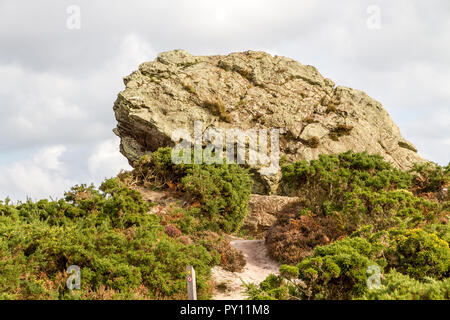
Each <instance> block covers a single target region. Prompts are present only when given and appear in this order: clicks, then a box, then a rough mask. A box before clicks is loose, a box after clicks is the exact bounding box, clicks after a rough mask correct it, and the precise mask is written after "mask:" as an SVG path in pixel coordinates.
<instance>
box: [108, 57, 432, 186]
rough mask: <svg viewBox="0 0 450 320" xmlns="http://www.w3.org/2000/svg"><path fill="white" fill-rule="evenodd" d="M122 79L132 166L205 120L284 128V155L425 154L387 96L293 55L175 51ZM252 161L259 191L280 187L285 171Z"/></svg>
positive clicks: (121, 113) (124, 142) (119, 109)
mask: <svg viewBox="0 0 450 320" xmlns="http://www.w3.org/2000/svg"><path fill="white" fill-rule="evenodd" d="M124 82H125V85H126V89H125V90H124V91H122V92H120V93H119V95H118V98H117V100H116V102H115V104H114V111H115V116H116V119H117V122H118V124H117V128H115V129H114V132H115V133H116V134H117V135H118V136H119V137H120V138H121V146H120V149H121V152H122V153H123V154H124V155H125V156H126V157H127V158H128V160H129V162H130V164H131V165H133V163H134V162H135V161H137V160H138V159H139V158H140V157H141V156H142V155H144V154H148V153H151V152H152V151H154V150H156V149H158V148H159V147H162V146H173V145H174V142H173V141H172V133H173V132H174V131H175V130H177V129H188V130H191V131H190V132H192V128H193V125H194V121H202V123H203V131H204V130H206V129H207V128H210V127H215V128H224V129H230V128H240V129H242V130H249V129H264V128H267V129H270V128H278V129H280V136H279V142H280V156H282V157H283V158H285V160H287V161H297V160H311V159H314V158H317V157H318V155H319V154H322V153H326V154H330V153H340V152H345V151H348V150H353V151H355V152H361V151H367V152H369V153H376V154H380V155H382V156H383V157H384V158H385V159H386V160H387V161H389V162H391V163H392V164H393V165H395V166H396V167H398V168H401V169H407V168H410V167H411V166H412V165H413V163H414V162H420V161H423V159H422V158H421V157H420V156H419V155H418V154H417V153H416V150H415V148H414V146H413V145H412V144H411V143H410V142H408V141H406V140H405V139H404V138H403V137H402V135H401V133H400V130H399V128H398V127H397V126H396V125H395V124H394V122H393V121H392V119H391V117H390V116H389V114H388V113H387V112H386V111H385V110H384V109H383V107H382V105H381V103H379V102H377V101H375V100H374V99H372V98H370V97H369V96H367V95H366V94H365V93H364V92H362V91H359V90H355V89H351V88H346V87H339V86H338V87H336V86H335V84H334V83H333V81H331V80H330V79H325V78H324V77H322V75H321V74H320V73H319V72H318V71H317V69H316V68H314V67H312V66H307V65H302V64H300V63H298V62H296V61H294V60H292V59H289V58H285V57H279V56H271V55H269V54H267V53H264V52H253V51H247V52H241V53H232V54H230V55H227V56H193V55H191V54H189V53H187V52H185V51H182V50H175V51H171V52H165V53H162V54H160V55H159V56H158V57H157V59H156V60H155V61H153V62H146V63H143V64H141V65H140V66H139V69H138V70H137V71H135V72H133V73H132V74H130V75H129V76H127V77H125V78H124ZM192 134H193V133H192ZM269 145H270V143H269ZM252 167H253V169H254V171H255V173H256V175H255V181H256V182H257V183H256V184H255V190H254V191H255V192H257V193H260V194H266V193H276V190H277V188H278V186H277V182H278V180H279V174H277V175H267V174H264V172H263V171H261V167H262V166H256V165H254V166H252Z"/></svg>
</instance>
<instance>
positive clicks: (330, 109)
mask: <svg viewBox="0 0 450 320" xmlns="http://www.w3.org/2000/svg"><path fill="white" fill-rule="evenodd" d="M332 112H334V113H336V112H337V108H336V106H335V105H334V104H331V103H330V104H329V105H328V106H327V110H325V113H326V114H329V113H332Z"/></svg>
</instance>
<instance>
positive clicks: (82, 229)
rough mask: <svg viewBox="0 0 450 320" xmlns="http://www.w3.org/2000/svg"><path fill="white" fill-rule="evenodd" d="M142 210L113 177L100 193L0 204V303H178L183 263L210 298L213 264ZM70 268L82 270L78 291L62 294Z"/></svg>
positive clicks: (87, 190) (81, 189)
mask: <svg viewBox="0 0 450 320" xmlns="http://www.w3.org/2000/svg"><path fill="white" fill-rule="evenodd" d="M147 211H148V206H147V204H145V203H144V202H143V201H142V198H141V196H140V194H139V193H138V192H137V191H133V190H131V189H129V188H127V187H126V186H125V185H124V184H123V183H122V182H120V181H119V179H117V178H114V179H110V180H107V181H105V183H103V184H102V186H101V188H100V190H96V189H94V187H92V186H91V187H86V186H76V187H74V188H72V190H71V191H70V192H68V193H67V194H66V198H65V199H63V200H59V201H47V200H41V201H38V202H37V203H33V202H31V201H27V202H26V203H21V204H19V205H11V204H9V203H8V202H6V203H2V204H0V220H1V222H0V256H1V257H2V258H1V259H0V298H2V299H169V298H183V297H184V295H185V275H184V268H185V266H186V265H189V264H191V265H194V266H195V268H196V270H197V273H198V284H199V294H200V296H201V297H204V298H206V297H208V296H209V292H208V285H207V281H208V278H209V273H210V267H211V266H212V265H214V264H215V263H216V261H215V260H214V257H213V256H212V255H211V254H210V253H209V252H208V251H207V250H206V248H205V247H203V246H195V245H184V244H183V243H181V242H180V241H179V240H176V239H173V238H171V237H169V236H167V235H166V234H165V233H164V230H163V228H162V227H161V225H160V224H159V218H158V217H157V216H156V215H150V214H148V213H147ZM70 265H77V266H79V267H80V268H81V276H82V282H81V285H82V288H81V290H75V291H70V290H68V289H67V287H66V280H67V278H68V275H67V274H66V273H65V271H66V270H67V268H68V267H69V266H70Z"/></svg>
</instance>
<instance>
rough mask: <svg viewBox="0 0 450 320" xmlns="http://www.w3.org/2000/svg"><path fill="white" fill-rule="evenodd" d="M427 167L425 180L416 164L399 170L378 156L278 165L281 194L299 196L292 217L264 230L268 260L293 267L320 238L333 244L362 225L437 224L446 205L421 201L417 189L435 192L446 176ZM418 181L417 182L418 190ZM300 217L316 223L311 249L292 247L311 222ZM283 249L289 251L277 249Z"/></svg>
mask: <svg viewBox="0 0 450 320" xmlns="http://www.w3.org/2000/svg"><path fill="white" fill-rule="evenodd" d="M427 168H428V167H427ZM432 168H433V169H431V168H428V169H427V171H426V172H427V175H426V177H425V174H424V173H423V172H424V170H425V169H419V167H418V166H416V168H415V169H414V170H412V171H411V172H404V171H401V170H398V169H396V168H394V167H393V166H392V165H391V164H389V163H387V162H385V161H384V160H383V159H382V157H381V156H378V155H369V154H367V153H353V152H346V153H342V154H339V155H321V156H319V159H318V160H312V161H311V162H309V163H308V162H306V161H302V162H296V163H293V164H288V165H285V166H283V167H282V173H283V178H282V182H283V186H284V192H285V193H286V194H288V195H294V196H298V197H300V199H301V202H300V203H299V206H298V210H297V212H296V213H293V212H290V213H287V214H283V215H280V216H279V218H278V220H277V223H276V224H275V226H274V227H273V228H272V229H271V231H270V232H269V234H268V244H269V249H270V251H271V253H272V256H273V257H274V258H276V259H278V260H280V261H283V262H288V263H295V262H296V261H295V259H298V258H300V257H304V256H305V255H307V254H310V253H312V248H313V247H314V245H317V244H326V241H322V240H321V239H328V240H329V241H334V240H336V239H338V238H340V237H343V236H346V235H349V234H351V233H352V232H354V231H356V230H358V229H359V228H360V227H362V226H365V225H372V226H373V229H374V232H376V231H379V230H386V229H389V228H393V227H398V226H400V225H402V226H403V227H406V228H416V227H420V226H423V225H426V224H430V223H436V222H438V221H441V220H442V219H444V218H445V216H446V215H447V214H448V213H449V203H450V202H449V201H448V200H447V201H438V200H437V199H436V198H433V197H424V196H422V192H421V190H428V188H431V187H430V186H434V187H433V188H434V189H433V190H436V192H437V190H438V189H439V191H440V187H442V186H444V185H445V183H446V182H445V181H447V180H448V178H449V177H450V174H449V173H448V169H442V168H440V169H439V168H438V167H436V166H433V167H432ZM419 171H420V172H422V176H419V173H418V172H419ZM418 179H420V180H421V181H422V184H421V187H420V188H418V187H417V186H418V185H417V180H418ZM427 186H428V187H427ZM419 189H420V190H419ZM302 216H309V217H311V219H312V220H314V221H315V223H316V224H319V227H317V228H314V229H315V230H316V231H313V232H315V233H316V235H315V239H309V241H311V243H314V245H313V246H304V245H297V244H296V243H302V244H304V243H305V242H304V241H301V240H302V239H304V238H305V237H306V238H307V235H306V234H305V233H306V232H307V230H308V229H309V225H310V224H311V223H310V221H309V219H306V218H301V217H302ZM284 247H289V248H291V250H290V251H289V252H287V251H286V250H280V248H284ZM296 247H297V248H298V250H296ZM297 251H298V252H297Z"/></svg>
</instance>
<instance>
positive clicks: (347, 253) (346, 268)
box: [297, 238, 376, 299]
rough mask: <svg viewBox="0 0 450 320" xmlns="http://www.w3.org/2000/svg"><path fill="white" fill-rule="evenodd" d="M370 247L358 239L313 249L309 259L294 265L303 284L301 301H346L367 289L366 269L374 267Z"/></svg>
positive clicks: (349, 239) (365, 241) (363, 240)
mask: <svg viewBox="0 0 450 320" xmlns="http://www.w3.org/2000/svg"><path fill="white" fill-rule="evenodd" d="M371 255H372V246H371V244H370V243H369V242H368V241H367V240H365V239H362V238H345V239H343V240H340V241H337V242H335V243H333V244H330V245H328V246H319V247H316V248H315V249H314V254H313V255H312V256H311V257H310V258H306V259H304V260H302V261H301V262H300V263H299V264H297V268H298V270H299V278H300V279H301V280H302V281H303V282H304V283H305V284H306V286H307V288H308V291H305V294H304V298H308V299H350V298H354V297H358V296H360V295H361V294H363V293H364V292H365V291H366V290H367V278H368V275H367V268H368V267H369V266H371V265H376V262H375V261H374V260H372V257H371Z"/></svg>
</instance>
